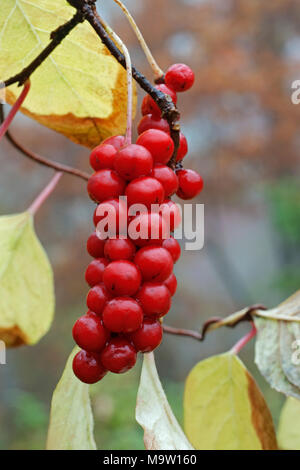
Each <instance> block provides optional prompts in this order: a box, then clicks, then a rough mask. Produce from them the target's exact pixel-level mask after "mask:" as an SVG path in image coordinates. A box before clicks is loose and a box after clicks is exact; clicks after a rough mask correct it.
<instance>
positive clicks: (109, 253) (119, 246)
mask: <svg viewBox="0 0 300 470" xmlns="http://www.w3.org/2000/svg"><path fill="white" fill-rule="evenodd" d="M135 252H136V248H135V246H134V244H133V243H132V241H131V240H129V238H124V239H123V238H115V239H113V238H111V239H110V240H107V242H106V243H105V247H104V254H105V256H106V258H108V259H109V260H110V261H118V260H129V261H131V260H133V258H134V255H135Z"/></svg>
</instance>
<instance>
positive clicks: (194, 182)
mask: <svg viewBox="0 0 300 470" xmlns="http://www.w3.org/2000/svg"><path fill="white" fill-rule="evenodd" d="M177 176H178V181H179V188H178V191H177V193H176V194H177V196H179V197H180V198H181V199H183V200H188V199H193V198H194V197H196V196H197V195H198V194H199V193H200V192H201V191H202V189H203V179H202V178H201V176H200V175H199V173H197V172H196V171H194V170H180V171H178V173H177Z"/></svg>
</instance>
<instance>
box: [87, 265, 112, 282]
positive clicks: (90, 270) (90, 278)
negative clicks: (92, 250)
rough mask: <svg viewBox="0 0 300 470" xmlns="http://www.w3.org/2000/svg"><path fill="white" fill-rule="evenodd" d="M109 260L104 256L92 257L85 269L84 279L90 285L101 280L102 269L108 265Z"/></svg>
mask: <svg viewBox="0 0 300 470" xmlns="http://www.w3.org/2000/svg"><path fill="white" fill-rule="evenodd" d="M108 264H109V262H108V260H107V259H106V258H97V259H94V260H93V261H92V262H91V263H90V264H89V265H88V267H87V269H86V271H85V280H86V282H87V283H88V285H89V286H90V287H94V286H95V285H96V284H100V282H102V278H103V273H104V269H105V268H106V266H108Z"/></svg>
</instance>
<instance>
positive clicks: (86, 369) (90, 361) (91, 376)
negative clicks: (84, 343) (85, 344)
mask: <svg viewBox="0 0 300 470" xmlns="http://www.w3.org/2000/svg"><path fill="white" fill-rule="evenodd" d="M73 372H74V374H75V375H76V377H77V378H78V379H79V380H81V382H84V383H86V384H94V383H96V382H99V380H101V379H102V378H103V377H104V376H105V374H106V373H107V369H105V368H104V367H103V365H102V363H101V360H100V355H99V354H96V353H89V352H87V351H83V350H82V351H79V352H78V353H77V354H76V356H75V357H74V359H73Z"/></svg>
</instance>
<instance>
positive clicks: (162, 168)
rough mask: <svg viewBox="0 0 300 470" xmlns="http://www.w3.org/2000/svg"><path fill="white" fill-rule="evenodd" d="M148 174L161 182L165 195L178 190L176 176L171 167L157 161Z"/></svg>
mask: <svg viewBox="0 0 300 470" xmlns="http://www.w3.org/2000/svg"><path fill="white" fill-rule="evenodd" d="M150 176H152V177H153V178H156V179H157V180H158V181H159V182H160V183H161V184H162V186H163V188H164V190H165V197H169V196H172V194H174V193H176V191H177V190H178V185H179V183H178V178H177V176H176V173H175V172H174V171H173V170H172V168H170V167H168V166H166V165H162V164H161V163H157V164H156V165H155V166H154V168H153V170H152V172H151V174H150Z"/></svg>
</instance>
